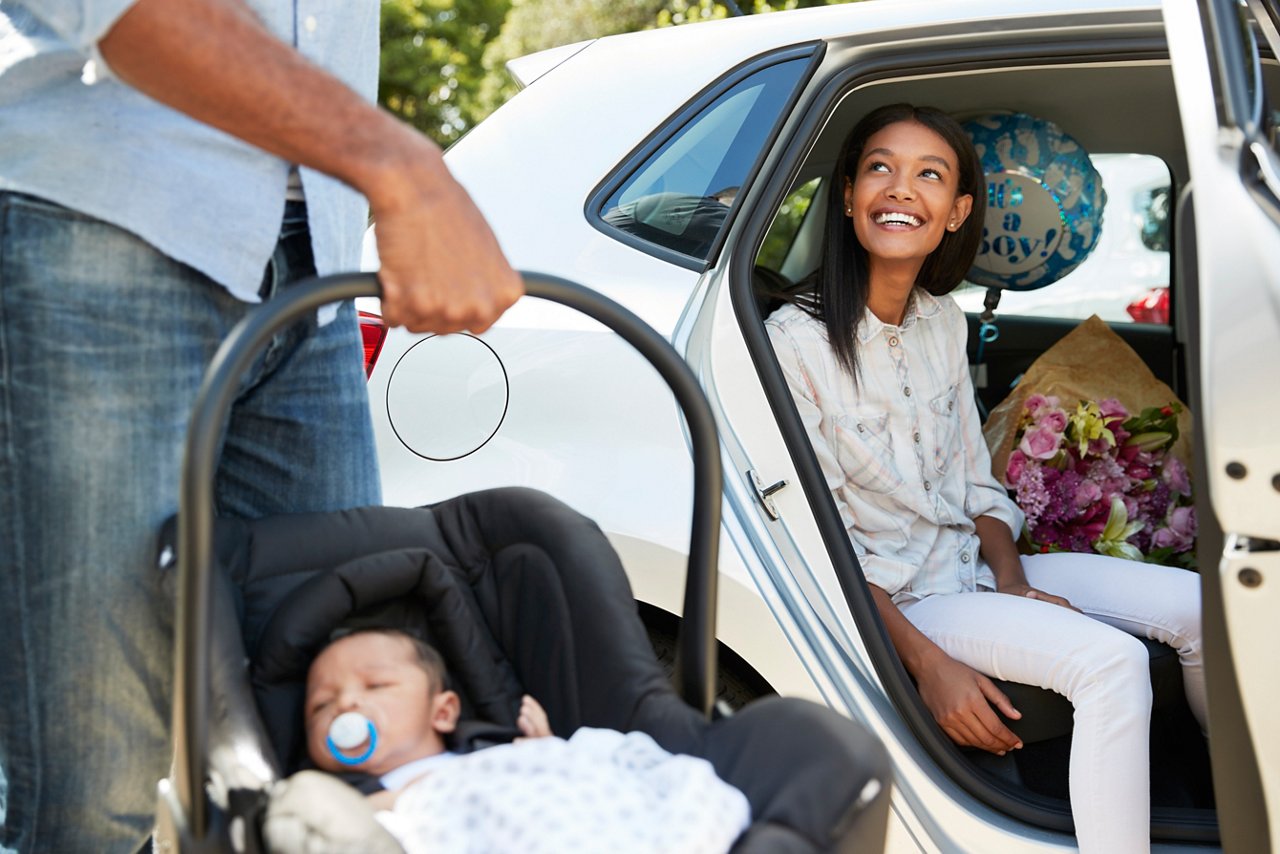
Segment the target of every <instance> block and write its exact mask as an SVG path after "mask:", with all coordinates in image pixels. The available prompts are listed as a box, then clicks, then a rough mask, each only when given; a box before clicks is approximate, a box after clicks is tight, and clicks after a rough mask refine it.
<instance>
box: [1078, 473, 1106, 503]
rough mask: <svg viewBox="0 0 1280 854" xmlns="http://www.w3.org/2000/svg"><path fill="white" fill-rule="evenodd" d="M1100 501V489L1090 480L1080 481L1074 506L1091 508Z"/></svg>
mask: <svg viewBox="0 0 1280 854" xmlns="http://www.w3.org/2000/svg"><path fill="white" fill-rule="evenodd" d="M1101 500H1102V487H1101V486H1099V485H1098V484H1096V483H1094V482H1093V481H1091V480H1082V481H1081V482H1080V486H1079V487H1077V488H1076V501H1075V503H1076V506H1077V507H1082V508H1083V507H1092V506H1093V505H1095V504H1097V503H1098V502H1099V501H1101Z"/></svg>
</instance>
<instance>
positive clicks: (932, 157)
mask: <svg viewBox="0 0 1280 854" xmlns="http://www.w3.org/2000/svg"><path fill="white" fill-rule="evenodd" d="M850 179H851V180H850ZM850 179H846V184H845V191H844V201H845V215H846V216H848V217H849V218H850V219H851V220H853V231H854V234H856V235H857V238H858V242H859V243H860V244H862V247H863V248H864V249H866V250H867V253H868V255H869V256H870V257H871V259H872V260H873V261H875V260H882V261H917V262H919V263H924V259H925V258H926V257H927V256H928V255H929V253H930V252H932V251H933V250H934V249H936V248H937V247H938V244H939V243H941V242H942V238H943V235H944V234H945V233H946V232H947V231H955V230H956V229H958V228H959V227H960V226H961V224H962V223H963V222H964V220H965V217H967V216H968V215H969V211H970V210H971V209H972V207H973V197H972V196H970V195H969V194H967V193H965V194H959V193H958V184H959V180H960V171H959V163H958V158H957V157H956V153H955V151H953V150H952V149H951V146H950V145H948V144H947V141H946V140H944V139H943V138H942V137H941V136H939V135H938V134H937V133H935V132H934V131H932V130H930V129H929V128H927V127H925V126H924V125H922V124H919V123H918V122H914V121H903V122H897V123H895V124H891V125H889V126H888V127H885V128H882V129H881V130H879V131H877V132H876V133H874V134H872V135H871V136H870V137H869V138H868V139H867V143H866V146H865V147H864V148H863V151H862V157H861V159H859V161H858V163H857V165H856V167H855V172H854V174H853V175H852V176H850Z"/></svg>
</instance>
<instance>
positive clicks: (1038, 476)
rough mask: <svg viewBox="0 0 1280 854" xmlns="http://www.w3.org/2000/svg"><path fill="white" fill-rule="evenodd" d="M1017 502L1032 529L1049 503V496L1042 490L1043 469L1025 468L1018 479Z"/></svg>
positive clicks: (1035, 467) (1036, 467) (1037, 467)
mask: <svg viewBox="0 0 1280 854" xmlns="http://www.w3.org/2000/svg"><path fill="white" fill-rule="evenodd" d="M1017 501H1018V506H1019V507H1021V508H1022V512H1023V513H1025V514H1027V525H1028V526H1030V527H1031V528H1033V529H1034V527H1035V524H1036V522H1037V520H1039V518H1040V514H1041V513H1042V512H1043V511H1044V508H1045V507H1046V506H1047V505H1048V503H1049V495H1048V493H1047V492H1045V488H1044V469H1042V468H1040V467H1039V466H1027V468H1026V469H1025V470H1024V471H1023V474H1022V477H1021V478H1019V479H1018V489H1017Z"/></svg>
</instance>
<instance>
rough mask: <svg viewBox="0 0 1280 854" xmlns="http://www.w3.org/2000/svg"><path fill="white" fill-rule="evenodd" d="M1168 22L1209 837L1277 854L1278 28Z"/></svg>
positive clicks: (1266, 18) (1177, 2) (1200, 14)
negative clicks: (1185, 299) (1194, 481)
mask: <svg viewBox="0 0 1280 854" xmlns="http://www.w3.org/2000/svg"><path fill="white" fill-rule="evenodd" d="M1164 18H1165V25H1166V29H1167V33H1168V37H1169V51H1170V55H1171V57H1172V59H1173V66H1174V82H1175V85H1176V87H1177V95H1178V109H1179V112H1180V113H1181V118H1182V127H1183V128H1184V135H1185V138H1186V148H1187V156H1188V161H1189V166H1190V173H1191V186H1190V188H1189V192H1188V193H1186V194H1184V195H1183V197H1182V198H1181V199H1180V200H1179V210H1178V215H1177V220H1178V225H1177V231H1178V233H1179V236H1180V237H1183V239H1188V238H1190V239H1193V240H1194V246H1195V252H1196V255H1197V263H1196V264H1195V266H1194V268H1191V269H1189V270H1188V271H1187V274H1188V275H1189V276H1191V277H1194V279H1195V280H1196V282H1197V283H1198V287H1197V289H1196V292H1195V297H1194V299H1195V302H1196V303H1197V305H1198V316H1196V317H1193V318H1190V319H1191V320H1192V321H1193V325H1192V326H1191V327H1190V328H1189V330H1188V332H1189V336H1188V337H1189V340H1190V354H1189V355H1190V357H1191V359H1190V361H1189V364H1190V365H1191V366H1192V369H1193V371H1195V376H1194V377H1193V395H1192V400H1191V404H1192V407H1193V411H1194V413H1195V415H1196V417H1197V418H1198V419H1199V420H1200V424H1201V425H1202V428H1203V429H1202V430H1201V431H1200V433H1201V435H1202V436H1203V437H1204V448H1203V452H1202V453H1201V454H1199V455H1198V456H1199V457H1200V458H1201V459H1202V460H1204V466H1203V470H1202V471H1201V472H1200V480H1199V483H1200V484H1201V488H1200V490H1199V491H1200V494H1201V496H1202V500H1201V502H1200V503H1198V505H1197V509H1198V510H1199V511H1200V519H1201V535H1200V543H1201V545H1200V550H1201V554H1202V555H1204V557H1203V558H1202V559H1201V562H1200V563H1201V567H1202V569H1201V572H1202V575H1203V577H1204V584H1203V585H1202V589H1203V592H1204V595H1205V608H1204V619H1205V649H1206V661H1207V670H1206V677H1207V681H1208V688H1209V719H1210V726H1211V729H1212V733H1211V742H1212V753H1213V762H1214V782H1215V786H1216V788H1217V802H1218V810H1219V825H1220V827H1221V828H1222V841H1223V844H1224V848H1226V849H1227V850H1229V851H1250V852H1254V851H1257V852H1266V851H1271V852H1276V851H1280V680H1278V679H1277V668H1276V663H1275V655H1274V649H1275V624H1276V619H1277V617H1278V616H1280V440H1278V439H1277V436H1278V435H1280V430H1278V429H1277V427H1278V424H1280V404H1278V403H1277V386H1278V385H1280V382H1278V379H1280V376H1278V375H1280V151H1278V149H1277V144H1278V142H1280V139H1278V133H1280V130H1278V128H1277V122H1278V121H1280V113H1278V112H1277V109H1278V108H1280V66H1277V62H1276V59H1277V54H1278V53H1280V32H1278V31H1277V22H1278V21H1280V18H1278V17H1277V14H1276V4H1275V0H1199V2H1198V3H1196V4H1191V3H1188V2H1186V0H1165V3H1164ZM1206 486H1207V487H1208V488H1207V490H1206V489H1205V487H1206ZM1207 539H1209V540H1216V541H1217V542H1218V543H1219V547H1218V549H1217V555H1220V560H1213V559H1210V558H1211V555H1212V553H1211V552H1209V551H1208V550H1207V548H1206V540H1207Z"/></svg>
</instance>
